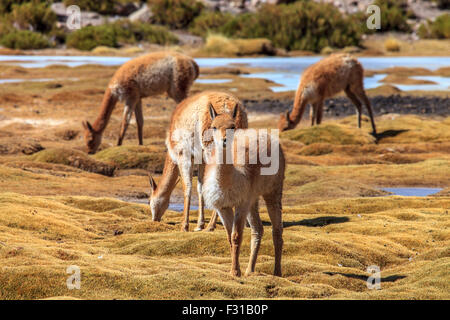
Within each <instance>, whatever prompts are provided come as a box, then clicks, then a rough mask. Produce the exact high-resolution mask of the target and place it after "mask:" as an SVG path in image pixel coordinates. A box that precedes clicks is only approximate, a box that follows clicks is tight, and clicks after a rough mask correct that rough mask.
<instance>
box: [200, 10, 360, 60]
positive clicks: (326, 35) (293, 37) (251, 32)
mask: <svg viewBox="0 0 450 320" xmlns="http://www.w3.org/2000/svg"><path fill="white" fill-rule="evenodd" d="M216 20H217V21H216ZM208 29H209V30H211V32H216V33H222V34H224V35H226V36H228V37H233V38H267V39H269V40H271V41H272V43H273V44H274V45H275V46H276V47H281V48H284V49H287V50H310V51H315V52H320V50H321V49H322V48H324V47H326V46H330V47H336V48H343V47H346V46H355V45H358V44H359V41H360V34H361V27H360V24H359V23H358V22H357V21H355V20H354V19H350V18H347V17H345V16H343V15H342V14H341V13H340V12H339V10H338V9H336V8H335V7H334V6H333V5H329V4H322V3H321V4H318V3H315V2H303V1H301V2H295V3H292V4H283V5H264V6H263V7H261V9H260V10H258V11H257V12H255V13H246V14H241V15H237V16H235V17H232V16H230V15H227V14H219V13H208V14H204V15H202V16H199V17H198V18H197V19H196V20H195V21H194V22H193V24H192V27H191V30H192V31H193V32H194V33H196V34H199V35H205V33H206V30H208Z"/></svg>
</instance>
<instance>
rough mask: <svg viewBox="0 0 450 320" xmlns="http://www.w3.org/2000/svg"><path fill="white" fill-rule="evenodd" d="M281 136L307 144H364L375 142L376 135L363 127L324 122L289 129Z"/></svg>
mask: <svg viewBox="0 0 450 320" xmlns="http://www.w3.org/2000/svg"><path fill="white" fill-rule="evenodd" d="M281 137H282V138H284V139H289V140H293V141H299V142H302V143H304V144H306V145H308V144H312V143H332V144H359V145H362V144H368V143H374V142H375V138H374V137H372V136H371V135H370V134H368V133H366V132H364V131H363V130H361V129H358V128H352V127H346V126H341V125H335V124H323V125H320V126H314V127H310V128H306V129H303V128H302V129H294V130H289V131H286V132H284V133H283V134H282V135H281Z"/></svg>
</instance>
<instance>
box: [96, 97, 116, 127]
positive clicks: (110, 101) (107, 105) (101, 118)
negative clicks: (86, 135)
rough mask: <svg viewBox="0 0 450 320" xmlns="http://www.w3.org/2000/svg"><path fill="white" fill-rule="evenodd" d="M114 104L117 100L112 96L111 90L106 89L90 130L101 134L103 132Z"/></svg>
mask: <svg viewBox="0 0 450 320" xmlns="http://www.w3.org/2000/svg"><path fill="white" fill-rule="evenodd" d="M116 102H117V98H116V97H114V96H113V95H112V93H111V89H109V88H107V89H106V91H105V94H104V96H103V101H102V105H101V108H100V114H99V115H98V117H97V119H95V121H94V123H93V124H92V128H93V129H94V130H95V131H96V132H99V133H102V132H103V131H104V130H105V128H106V125H107V124H108V122H109V119H110V118H111V114H112V112H113V110H114V106H115V105H116Z"/></svg>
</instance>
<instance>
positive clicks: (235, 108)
mask: <svg viewBox="0 0 450 320" xmlns="http://www.w3.org/2000/svg"><path fill="white" fill-rule="evenodd" d="M237 112H238V105H235V106H234V110H233V119H236V116H237Z"/></svg>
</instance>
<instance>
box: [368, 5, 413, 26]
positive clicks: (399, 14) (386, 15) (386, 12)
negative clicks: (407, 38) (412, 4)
mask: <svg viewBox="0 0 450 320" xmlns="http://www.w3.org/2000/svg"><path fill="white" fill-rule="evenodd" d="M374 4H375V5H377V6H378V7H380V14H381V18H380V20H381V31H382V32H384V31H403V32H409V31H411V27H410V26H409V24H408V23H407V19H408V18H412V17H413V16H414V13H413V12H411V11H409V10H406V9H405V8H406V7H407V4H406V0H377V1H375V2H374Z"/></svg>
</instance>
